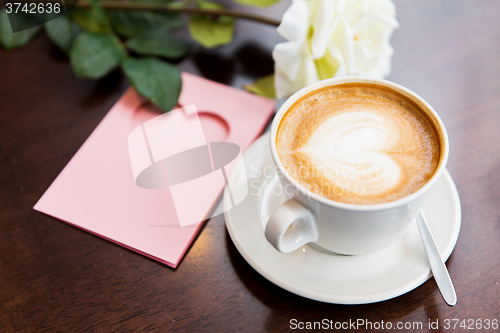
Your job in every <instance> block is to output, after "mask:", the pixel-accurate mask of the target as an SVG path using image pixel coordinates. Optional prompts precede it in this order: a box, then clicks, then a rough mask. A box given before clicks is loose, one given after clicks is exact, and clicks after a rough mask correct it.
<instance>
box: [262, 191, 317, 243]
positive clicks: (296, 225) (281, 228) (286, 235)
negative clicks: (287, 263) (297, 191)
mask: <svg viewBox="0 0 500 333" xmlns="http://www.w3.org/2000/svg"><path fill="white" fill-rule="evenodd" d="M265 235H266V238H267V240H268V241H269V243H271V245H272V246H274V247H275V248H276V250H278V251H280V252H281V253H289V252H292V251H295V250H296V249H298V248H299V247H301V246H303V245H305V244H307V243H309V242H316V241H317V240H318V238H319V232H318V226H317V224H316V218H315V216H314V214H313V213H312V212H311V211H310V210H309V209H307V208H305V207H304V206H302V205H301V204H299V203H298V202H297V201H295V200H293V199H290V200H288V201H287V202H285V203H284V204H283V205H282V206H281V207H280V208H278V209H277V210H276V211H275V212H274V213H273V214H272V215H271V217H270V218H269V221H268V222H267V225H266V230H265Z"/></svg>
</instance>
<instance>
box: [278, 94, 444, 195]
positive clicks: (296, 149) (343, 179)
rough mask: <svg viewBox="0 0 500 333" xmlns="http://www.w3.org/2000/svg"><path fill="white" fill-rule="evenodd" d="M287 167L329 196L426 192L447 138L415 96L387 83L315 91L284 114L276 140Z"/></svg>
mask: <svg viewBox="0 0 500 333" xmlns="http://www.w3.org/2000/svg"><path fill="white" fill-rule="evenodd" d="M276 144H277V148H278V155H279V157H280V160H281V161H282V163H283V165H284V166H285V169H286V170H287V172H288V173H289V174H290V175H291V176H292V177H293V178H295V179H296V180H297V181H298V182H299V183H300V184H301V185H303V186H304V187H306V188H307V189H309V190H311V191H312V192H314V193H317V194H319V195H322V196H324V197H326V198H328V199H331V200H334V201H339V202H346V203H354V204H374V203H382V202H388V201H393V200H397V199H399V198H402V197H404V196H406V195H409V194H411V193H413V192H415V191H416V190H418V189H419V188H420V187H421V186H422V185H423V184H425V182H427V181H428V180H429V178H430V177H431V176H432V174H433V173H434V171H435V169H436V167H437V163H438V160H439V143H438V141H437V136H436V134H435V131H434V129H433V127H432V125H431V124H430V123H429V121H428V120H427V119H426V118H425V116H424V115H423V114H422V113H421V112H420V111H419V110H418V109H417V108H416V107H415V106H414V105H412V104H411V103H410V102H409V101H408V100H406V99H405V98H403V97H402V96H398V95H396V94H394V93H392V92H391V91H388V90H386V89H383V88H381V87H378V86H376V87H373V86H371V85H370V86H368V85H359V84H358V85H343V86H336V87H329V88H324V89H322V90H319V91H315V92H312V93H309V94H308V95H306V96H304V97H302V98H301V99H300V100H299V101H297V102H295V104H294V105H292V107H291V108H290V109H289V110H288V111H287V113H286V114H285V115H284V116H283V118H282V120H281V122H280V124H279V128H278V135H277V139H276Z"/></svg>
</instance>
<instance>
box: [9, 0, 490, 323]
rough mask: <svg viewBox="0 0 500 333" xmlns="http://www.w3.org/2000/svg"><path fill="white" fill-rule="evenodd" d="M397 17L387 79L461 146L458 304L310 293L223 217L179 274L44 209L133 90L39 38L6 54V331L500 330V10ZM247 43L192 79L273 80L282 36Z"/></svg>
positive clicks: (428, 294)
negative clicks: (345, 301)
mask: <svg viewBox="0 0 500 333" xmlns="http://www.w3.org/2000/svg"><path fill="white" fill-rule="evenodd" d="M285 7H286V6H284V5H279V6H278V7H277V9H275V13H274V15H275V16H276V15H277V16H278V17H279V15H278V14H279V13H278V14H276V12H277V11H278V12H279V11H281V12H282V11H283V8H285ZM397 10H398V20H399V22H400V24H401V27H400V28H399V29H398V30H397V31H396V33H395V34H394V36H393V39H392V45H393V47H394V49H395V55H394V58H393V62H392V63H393V70H392V74H391V75H390V76H389V77H388V79H390V80H392V81H395V82H397V83H400V84H402V85H404V86H406V87H408V88H410V89H412V90H414V91H415V92H417V93H418V94H420V95H421V96H422V97H424V98H425V99H426V100H427V101H428V102H429V103H430V104H431V105H433V106H434V108H435V109H436V110H437V111H438V112H439V113H440V115H441V117H442V119H443V121H444V123H445V124H446V126H447V128H448V132H449V136H450V141H451V152H450V160H449V163H448V170H449V171H450V173H451V175H452V176H453V178H454V180H455V182H456V185H457V187H458V191H459V193H460V197H461V202H462V214H463V218H462V229H461V232H460V237H459V239H458V243H457V245H456V248H455V250H454V252H453V254H452V255H451V257H450V259H449V260H448V262H447V265H448V268H449V271H450V274H451V277H452V278H453V281H454V283H455V287H456V290H457V295H458V304H457V306H455V307H448V306H447V305H446V304H445V303H444V302H443V300H442V299H441V296H440V294H439V291H438V289H437V287H436V284H435V282H434V280H432V279H431V280H429V281H427V282H425V283H424V284H423V285H421V286H420V287H418V288H416V289H415V290H413V291H411V292H408V293H407V294H405V295H402V296H400V297H397V298H395V299H392V300H388V301H384V302H380V303H375V304H368V305H356V306H344V305H335V304H325V303H321V302H317V301H313V300H309V299H305V298H302V297H300V296H296V295H294V294H292V293H289V292H287V291H285V290H283V289H281V288H279V287H277V286H275V285H274V284H272V283H271V282H269V281H267V280H266V279H265V278H263V277H262V276H260V275H259V274H258V273H257V272H256V271H255V270H254V269H253V268H252V267H251V266H250V265H249V264H247V262H246V261H245V260H244V259H243V258H242V256H241V255H240V254H239V252H238V251H237V250H236V248H235V246H234V245H233V243H232V241H231V240H230V238H229V236H228V233H227V231H226V228H225V225H224V220H223V217H222V216H219V217H217V218H213V219H211V220H210V221H208V222H207V223H206V225H205V227H204V228H203V229H202V231H201V233H200V235H199V237H198V238H197V239H196V240H195V242H194V243H193V245H192V247H191V248H190V250H189V251H188V252H187V254H186V256H185V258H184V259H183V261H182V262H181V263H180V265H179V266H178V268H177V269H175V270H174V269H171V268H169V267H166V266H164V265H162V264H159V263H157V262H155V261H153V260H150V259H147V258H145V257H143V256H141V255H139V254H136V253H134V252H132V251H129V250H126V249H124V248H122V247H120V246H117V245H114V244H112V243H110V242H108V241H105V240H103V239H100V238H98V237H95V236H93V235H90V234H88V233H86V232H84V231H81V230H79V229H76V228H74V227H71V226H69V225H67V224H65V223H62V222H59V221H58V220H56V219H54V218H50V217H48V216H46V215H43V214H41V213H38V212H36V211H34V210H33V209H32V207H33V205H34V204H35V202H36V201H37V200H38V199H39V198H40V196H41V195H42V194H43V193H44V191H45V190H46V189H47V187H48V186H49V185H50V184H51V182H52V181H53V180H54V179H55V177H56V176H57V175H58V174H59V172H60V171H61V170H62V169H63V167H64V166H65V165H66V163H67V162H68V161H69V160H70V159H71V157H72V156H73V154H74V153H75V152H76V151H77V149H78V148H79V147H80V146H81V144H82V143H83V142H84V141H85V139H86V138H87V137H88V135H89V134H90V133H91V132H92V130H93V129H94V128H95V127H96V126H97V124H98V123H99V122H100V120H101V119H102V118H103V117H104V115H105V114H106V112H107V111H108V110H109V109H110V107H111V106H112V105H113V104H114V103H115V102H116V100H118V98H119V97H120V95H121V94H122V92H123V91H124V90H125V89H126V87H127V83H126V80H124V79H123V77H122V76H121V75H120V74H116V73H114V74H112V75H111V76H110V77H108V78H106V79H103V80H100V81H92V80H85V79H76V78H75V77H74V76H73V74H72V71H71V68H70V65H69V63H68V61H67V60H66V59H65V58H64V57H63V56H61V54H60V53H59V52H58V51H57V50H56V49H55V47H54V46H52V45H51V44H50V42H49V41H48V40H47V38H46V37H45V36H39V37H38V38H37V39H36V40H35V41H34V42H33V43H32V44H31V45H29V46H28V47H26V48H24V49H20V50H17V51H14V52H4V51H1V52H0V221H1V222H0V254H1V255H0V331H1V332H9V331H26V332H39V331H60V332H76V331H89V332H90V331H92V332H93V331H95V332H109V331H119V332H127V331H130V332H136V331H155V330H157V329H158V330H159V331H164V332H172V331H179V332H198V331H209V332H261V331H271V332H275V331H276V332H282V331H290V320H291V319H297V320H298V321H302V322H307V321H321V320H322V319H325V318H326V319H329V320H333V321H337V322H345V321H347V322H348V321H349V320H356V319H359V318H362V319H366V320H369V321H371V322H381V321H382V320H383V321H384V322H387V321H391V322H393V323H396V322H422V323H424V327H426V326H425V325H427V323H428V321H429V320H430V321H432V322H434V321H436V320H439V325H440V329H439V331H446V330H445V329H444V320H445V319H453V318H456V319H460V320H462V319H473V320H476V319H479V318H481V319H483V320H484V319H490V320H491V319H497V320H498V319H500V269H499V267H500V251H499V248H500V218H499V216H500V203H499V201H500V185H499V184H500V130H499V126H500V20H499V19H498V17H499V14H500V2H499V1H496V0H490V1H487V0H484V1H480V2H477V1H453V0H447V1H430V0H427V1H422V0H412V1H398V3H397ZM263 32H265V33H263ZM237 34H238V37H237V38H236V40H235V42H234V43H233V44H232V45H230V46H227V47H223V48H220V49H217V50H213V51H201V50H198V51H195V52H194V53H193V55H192V56H191V57H190V59H188V60H187V61H185V62H183V63H182V64H181V67H182V68H183V69H184V70H187V71H190V72H194V73H196V74H202V75H204V76H206V77H209V78H212V79H215V80H218V81H220V82H224V83H227V84H232V85H236V86H239V87H241V83H242V82H248V81H251V79H252V77H256V76H259V75H264V74H267V73H268V72H269V71H272V62H271V58H270V50H271V49H272V46H273V45H274V44H275V43H276V42H277V41H279V40H280V38H279V37H278V36H277V34H276V33H275V32H274V29H273V28H271V27H263V26H262V25H258V24H254V23H248V22H242V23H239V26H238V30H237ZM263 36H266V38H265V40H264V41H263V40H262V39H263ZM252 59H259V60H258V62H256V61H253V62H252V61H251V60H252ZM249 60H250V61H249ZM255 63H258V64H262V66H255ZM217 66H218V67H217ZM423 331H427V330H426V329H424V330H423ZM450 331H451V330H450ZM482 331H492V330H491V329H490V330H484V329H483V330H482Z"/></svg>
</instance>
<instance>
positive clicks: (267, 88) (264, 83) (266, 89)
mask: <svg viewBox="0 0 500 333" xmlns="http://www.w3.org/2000/svg"><path fill="white" fill-rule="evenodd" d="M244 88H245V90H246V91H250V92H252V93H254V94H257V95H260V96H264V97H267V98H276V91H275V90H274V74H271V75H268V76H264V77H261V78H260V79H257V80H256V81H255V82H254V83H252V84H248V85H245V86H244Z"/></svg>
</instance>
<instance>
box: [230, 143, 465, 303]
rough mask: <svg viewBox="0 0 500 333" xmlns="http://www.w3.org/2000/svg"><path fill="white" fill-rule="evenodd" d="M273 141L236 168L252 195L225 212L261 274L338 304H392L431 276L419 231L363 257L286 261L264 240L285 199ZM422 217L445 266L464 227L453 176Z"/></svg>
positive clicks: (312, 253) (296, 256)
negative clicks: (272, 150)
mask: <svg viewBox="0 0 500 333" xmlns="http://www.w3.org/2000/svg"><path fill="white" fill-rule="evenodd" d="M268 141H269V137H268V134H265V135H263V136H262V137H260V138H259V139H258V140H257V141H256V142H255V143H254V144H253V145H252V146H251V147H249V148H248V150H247V151H246V152H245V154H244V155H243V159H244V161H245V170H242V169H243V167H242V166H240V168H235V170H234V171H233V174H232V178H233V177H234V178H233V179H236V178H237V177H238V175H241V172H242V171H246V174H247V179H248V192H249V194H248V196H247V197H246V199H245V200H244V201H243V202H242V203H240V204H239V205H238V206H236V207H235V208H233V209H230V210H228V211H226V209H224V211H225V213H224V216H225V220H226V227H227V230H228V231H229V235H230V236H231V239H232V240H233V242H234V244H235V246H236V248H237V249H238V251H239V252H240V253H241V255H242V256H243V258H245V260H246V261H247V262H248V263H249V264H250V265H251V266H252V267H253V268H254V269H255V270H256V271H257V272H259V273H260V274H262V275H263V276H264V277H265V278H267V279H268V280H269V281H271V282H273V283H274V284H276V285H278V286H280V287H282V288H283V289H286V290H288V291H290V292H292V293H295V294H297V295H301V296H304V297H307V298H311V299H314V300H318V301H323V302H329V303H337V304H364V303H373V302H379V301H383V300H387V299H390V298H393V297H397V296H399V295H402V294H404V293H406V292H408V291H410V290H412V289H414V288H416V287H418V286H419V285H421V284H422V283H424V282H425V281H426V280H427V279H428V278H430V277H431V276H432V275H431V272H430V268H429V265H428V263H427V257H426V254H425V250H424V248H423V245H422V243H421V240H420V235H419V232H418V229H417V225H416V224H415V225H413V226H412V227H411V229H410V230H409V231H408V233H407V234H406V235H405V237H404V238H403V239H402V240H400V241H399V242H397V243H396V244H394V245H393V246H391V247H390V248H388V249H385V250H383V251H380V252H377V253H373V254H368V255H364V256H343V255H337V254H333V253H331V252H326V251H322V250H321V248H318V247H316V246H314V245H305V246H303V247H302V248H300V249H298V250H296V251H294V252H292V253H288V254H283V253H280V252H278V251H277V250H275V249H274V248H273V247H272V246H271V244H270V243H268V241H267V240H266V238H265V236H264V227H265V224H266V223H267V220H268V217H269V215H270V214H271V213H272V212H273V211H274V210H275V209H276V208H277V207H279V205H281V204H282V203H283V202H285V201H286V200H287V198H286V196H285V195H284V194H283V193H282V190H281V189H282V187H281V185H280V183H279V180H278V178H277V176H276V174H275V168H274V164H273V161H272V158H271V154H270V152H269V144H268ZM240 179H241V178H240ZM230 183H231V182H230ZM231 190H232V191H233V190H235V189H234V188H232V189H231ZM236 190H237V189H236ZM223 203H224V207H229V206H228V204H230V202H229V198H227V197H226V196H225V197H224V200H223ZM423 211H424V213H425V216H426V218H427V220H428V223H429V226H430V228H431V230H432V233H433V235H434V238H435V239H436V242H437V244H438V247H439V250H440V251H441V254H442V256H443V258H444V259H448V257H449V256H450V254H451V252H452V251H453V248H454V247H455V244H456V242H457V239H458V234H459V232H460V223H461V210H460V200H459V197H458V192H457V189H456V187H455V184H454V182H453V179H452V178H451V176H450V174H449V173H448V171H446V170H445V172H444V174H443V176H442V177H441V179H440V180H439V181H438V182H437V183H436V185H435V187H434V188H433V189H432V192H431V193H429V197H428V199H427V201H426V204H425V206H424V208H423Z"/></svg>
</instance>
